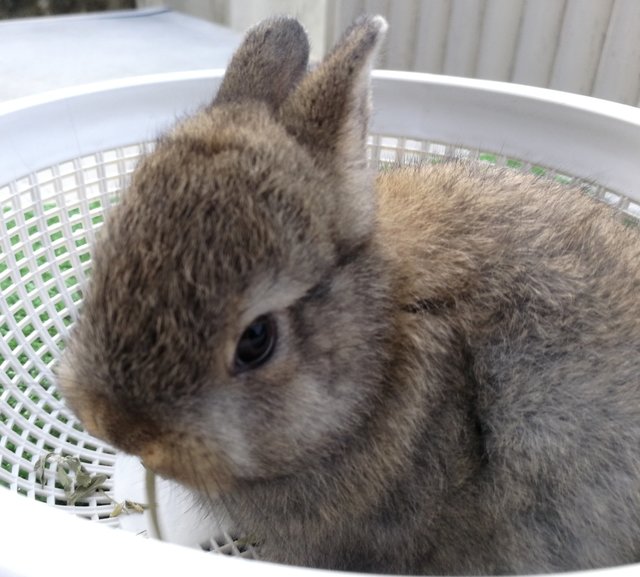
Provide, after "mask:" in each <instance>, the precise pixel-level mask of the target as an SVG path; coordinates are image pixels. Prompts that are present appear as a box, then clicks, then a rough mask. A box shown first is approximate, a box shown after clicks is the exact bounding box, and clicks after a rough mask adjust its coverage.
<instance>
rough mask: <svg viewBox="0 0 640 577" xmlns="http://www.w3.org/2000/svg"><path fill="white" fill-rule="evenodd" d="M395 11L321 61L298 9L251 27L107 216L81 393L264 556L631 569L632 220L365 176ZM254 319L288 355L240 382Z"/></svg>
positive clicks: (76, 358) (637, 482) (103, 424)
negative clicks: (376, 64)
mask: <svg viewBox="0 0 640 577" xmlns="http://www.w3.org/2000/svg"><path fill="white" fill-rule="evenodd" d="M384 29H385V25H384V21H383V20H382V19H380V18H374V19H372V18H369V19H366V18H365V19H362V20H360V21H358V22H357V23H356V24H355V25H354V27H352V28H351V29H350V30H349V31H348V32H347V33H346V35H345V36H344V37H343V39H342V40H341V41H340V43H339V44H338V46H337V47H336V48H335V49H334V51H333V52H332V53H331V54H330V55H329V56H328V57H327V58H326V59H325V61H324V62H323V63H322V64H321V65H320V66H319V67H318V68H317V69H315V70H313V71H310V72H306V73H305V71H304V69H306V58H307V54H306V51H307V44H306V40H305V39H304V38H303V37H302V36H301V34H302V33H301V28H300V27H299V25H298V24H296V23H295V22H294V21H292V20H275V21H270V22H268V23H267V24H263V25H260V26H259V27H258V28H256V29H254V30H253V32H250V33H249V35H248V37H247V40H246V42H245V44H244V45H243V46H242V47H241V48H240V49H239V52H238V54H237V55H236V57H234V60H233V61H232V63H231V65H230V67H229V71H228V72H227V77H226V80H225V82H224V83H223V87H222V89H221V93H220V94H219V96H218V97H217V99H216V100H215V102H214V103H213V105H212V106H211V107H209V108H208V109H206V110H204V111H202V112H201V113H199V114H198V115H196V116H195V117H193V118H191V119H188V120H186V121H185V122H183V123H181V124H180V125H178V126H177V127H176V128H175V129H174V130H173V131H172V132H171V133H170V134H168V135H166V136H165V137H164V138H163V139H162V140H161V141H160V142H159V144H158V147H157V149H156V151H155V152H154V153H153V154H151V155H150V156H149V157H148V158H146V159H145V160H144V161H143V162H142V163H141V165H140V166H139V168H138V169H137V171H136V174H135V176H134V178H133V182H132V185H131V187H130V189H129V190H128V191H127V193H126V194H125V195H124V198H123V200H122V202H121V203H120V204H119V205H118V206H117V207H116V208H115V209H114V210H113V211H112V213H111V214H110V215H109V218H108V220H107V223H106V225H105V228H104V230H103V232H102V234H101V237H100V240H99V242H98V243H97V245H96V246H95V249H94V265H93V266H94V268H93V276H92V281H91V283H90V286H89V287H88V290H87V292H86V297H85V301H84V306H83V311H82V315H81V318H80V320H79V322H78V324H77V325H76V326H75V327H74V331H73V333H72V337H71V340H70V342H69V345H68V350H67V353H66V356H65V359H64V361H63V363H62V365H61V367H60V370H59V381H60V387H61V390H62V391H63V393H64V395H65V398H66V401H67V402H68V403H69V405H70V406H71V407H72V408H73V409H74V410H75V411H76V412H77V414H78V415H79V416H80V418H81V419H82V420H83V422H84V423H85V425H86V427H87V428H88V430H89V431H90V432H92V433H93V434H95V435H96V436H99V437H102V438H104V439H106V440H108V441H109V442H111V443H113V444H114V445H115V446H117V447H119V448H120V449H122V450H124V451H127V452H130V453H134V454H138V455H141V456H142V458H143V459H144V461H145V463H147V465H148V466H150V467H151V468H152V469H154V470H156V471H157V472H159V473H160V474H162V475H165V476H169V477H173V478H175V479H177V480H178V481H180V482H182V483H184V484H186V485H187V486H189V487H191V488H192V489H193V490H194V491H196V492H197V493H198V494H199V495H200V496H201V497H202V499H203V500H204V501H205V502H207V503H211V506H212V507H213V508H215V509H220V508H222V509H223V510H224V511H225V512H227V513H228V514H229V515H230V516H231V517H232V519H233V521H234V522H235V523H236V525H237V526H238V529H239V531H241V532H243V533H245V534H248V535H253V536H257V537H259V538H260V539H261V541H262V545H261V552H262V555H263V556H264V557H266V558H267V559H271V560H274V561H281V562H286V563H293V564H298V565H305V566H315V567H326V568H333V569H350V570H361V571H376V572H389V573H405V574H409V573H413V574H420V573H430V574H450V575H453V574H482V573H493V574H504V573H526V572H545V571H554V570H555V571H557V570H565V569H580V568H589V567H603V566H609V565H616V564H621V563H628V562H632V561H637V560H639V557H640V355H639V352H640V305H639V304H638V303H639V301H638V294H639V293H640V264H639V263H640V238H639V236H638V233H637V231H635V230H631V229H628V228H625V227H624V226H623V225H621V224H620V223H619V222H617V221H616V220H615V219H614V217H613V216H612V214H611V213H610V211H609V209H607V208H605V207H604V206H600V205H598V204H596V203H595V202H594V201H591V200H590V199H588V198H586V197H585V196H584V195H583V194H582V193H580V192H579V191H575V190H572V189H569V188H567V187H564V186H561V185H559V184H554V183H551V182H549V181H546V180H542V179H537V178H535V177H533V176H529V175H522V174H516V173H514V172H512V171H508V170H498V169H493V168H481V167H477V166H472V165H468V164H464V163H454V162H452V163H445V164H440V165H433V166H424V167H420V168H405V169H398V170H395V171H389V172H385V173H383V174H381V175H379V176H378V178H377V182H375V183H374V181H373V176H372V175H371V174H370V173H369V172H368V171H367V170H366V168H365V162H364V136H365V134H366V130H367V120H368V107H369V87H368V84H369V82H368V75H369V69H370V67H371V63H372V60H373V57H374V55H375V51H376V49H377V47H378V45H379V44H380V42H381V39H382V37H383V33H384ZM261 47H262V48H261ZM292 47H299V49H300V53H299V54H294V53H292V52H295V50H293V49H292ZM274 55H276V56H274ZM255 63H259V66H258V65H256V64H255ZM265 70H266V71H267V72H268V73H264V71H265ZM244 78H247V82H246V83H245V82H244V80H243V79H244ZM273 79H277V80H276V81H275V84H271V82H272V81H273ZM249 80H250V82H249ZM267 305H268V306H269V307H271V308H270V309H268V310H262V308H264V307H265V306H267ZM261 307H262V308H261ZM263 312H272V313H273V314H274V315H275V317H276V319H277V322H278V329H279V340H278V345H277V349H276V352H275V354H274V356H273V358H271V359H270V360H269V362H268V363H266V364H265V365H264V366H262V367H260V368H258V369H255V370H253V371H248V372H244V373H241V374H235V373H234V372H233V370H231V368H230V367H231V365H232V358H233V353H234V350H235V344H236V342H237V340H238V338H239V336H240V334H241V333H242V331H243V330H244V328H245V327H246V325H247V324H248V323H249V322H250V321H251V320H252V317H253V315H257V314H261V313H263Z"/></svg>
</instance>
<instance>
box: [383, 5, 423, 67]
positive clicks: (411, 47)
mask: <svg viewBox="0 0 640 577" xmlns="http://www.w3.org/2000/svg"><path fill="white" fill-rule="evenodd" d="M417 15H418V1H417V0H403V1H402V2H398V1H396V2H391V3H390V6H389V37H388V39H387V49H386V53H387V58H386V63H385V67H386V68H391V69H393V70H409V69H410V68H411V66H412V64H413V54H414V51H415V36H416V23H417Z"/></svg>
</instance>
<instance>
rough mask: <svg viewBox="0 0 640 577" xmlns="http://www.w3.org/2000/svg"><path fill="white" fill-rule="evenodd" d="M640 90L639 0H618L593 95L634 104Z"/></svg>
mask: <svg viewBox="0 0 640 577" xmlns="http://www.w3.org/2000/svg"><path fill="white" fill-rule="evenodd" d="M639 94H640V2H638V0H616V2H615V4H614V6H613V13H612V15H611V21H610V22H609V29H608V30H607V37H606V39H605V41H604V47H603V49H602V56H601V58H600V64H599V66H598V73H597V75H596V81H595V84H594V87H593V96H597V97H599V98H606V99H609V100H615V101H618V102H624V103H625V104H631V105H635V104H636V102H637V100H638V95H639Z"/></svg>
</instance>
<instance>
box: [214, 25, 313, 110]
mask: <svg viewBox="0 0 640 577" xmlns="http://www.w3.org/2000/svg"><path fill="white" fill-rule="evenodd" d="M308 61H309V40H308V38H307V34H306V32H305V30H304V28H303V27H302V26H301V25H300V23H299V22H298V21H297V20H294V19H293V18H284V17H281V18H272V19H269V20H265V21H263V22H261V23H260V24H258V25H256V26H254V27H253V28H251V29H250V30H249V31H248V32H247V34H246V36H245V39H244V41H243V43H242V44H241V45H240V48H238V50H237V51H236V52H235V54H234V55H233V58H232V59H231V62H230V63H229V66H228V68H227V71H226V73H225V76H224V80H223V81H222V85H221V86H220V89H219V90H218V94H217V95H216V98H215V100H214V102H213V103H214V104H222V103H227V102H241V101H246V100H260V101H263V102H266V103H267V104H269V105H270V106H271V108H272V109H274V110H275V109H276V108H277V107H278V106H279V105H280V104H281V103H282V102H283V101H284V100H285V99H286V98H287V96H288V95H289V94H290V92H291V91H292V90H293V88H294V87H295V86H296V84H298V82H299V81H300V79H301V78H302V76H303V75H304V73H305V72H306V70H307V64H308Z"/></svg>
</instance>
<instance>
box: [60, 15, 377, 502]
mask: <svg viewBox="0 0 640 577" xmlns="http://www.w3.org/2000/svg"><path fill="white" fill-rule="evenodd" d="M385 29H386V23H385V21H384V20H383V19H382V18H380V17H373V18H363V19H360V20H359V21H357V22H356V23H355V25H353V26H352V27H351V29H349V30H348V31H347V32H346V33H345V35H344V37H343V38H342V40H341V41H340V42H339V44H338V45H337V46H336V48H335V49H334V50H333V51H332V52H331V53H330V54H329V55H328V56H327V57H326V59H325V60H324V61H323V62H322V63H321V64H320V65H319V66H317V67H316V68H315V69H313V70H312V71H308V70H307V65H308V64H307V60H308V42H307V38H306V34H305V32H304V30H303V29H302V27H301V26H300V25H299V24H298V23H297V22H296V21H295V20H292V19H287V18H278V19H273V20H270V21H266V22H264V23H262V24H260V25H258V26H257V27H255V28H253V29H252V30H250V31H249V32H248V34H247V36H246V38H245V40H244V42H243V44H242V45H241V46H240V48H239V49H238V51H237V52H236V54H235V55H234V57H233V59H232V61H231V63H230V65H229V68H228V70H227V72H226V75H225V77H224V79H223V81H222V83H221V86H220V88H219V91H218V93H217V95H216V97H215V100H214V101H213V102H212V103H211V104H210V105H209V106H207V107H206V108H204V109H203V110H201V111H200V112H199V113H197V114H196V115H195V116H193V117H191V118H188V119H186V120H185V121H183V122H181V123H180V124H178V125H177V126H176V127H175V128H174V129H172V130H171V131H170V132H169V133H168V134H166V135H165V136H163V137H162V138H161V139H160V140H159V142H158V143H157V147H156V149H155V150H154V152H152V153H151V154H150V155H148V157H146V158H145V159H144V160H143V161H142V162H141V163H140V165H139V166H138V168H137V169H136V172H135V174H134V176H133V178H132V183H131V185H130V188H129V189H128V190H127V191H126V192H125V193H124V195H123V198H122V201H121V202H120V203H119V204H118V206H116V207H115V208H114V209H113V210H112V211H111V213H110V214H109V216H108V218H107V222H106V224H105V226H104V228H103V230H102V231H101V233H100V235H99V240H98V242H97V244H96V246H95V247H94V253H93V258H94V260H93V268H92V275H91V280H90V283H89V286H88V287H87V290H86V292H85V299H84V302H83V307H82V311H81V315H80V319H79V320H78V322H77V324H76V325H75V326H74V328H73V331H72V334H71V337H70V340H69V343H68V346H67V350H66V352H65V356H64V358H63V361H62V363H61V365H60V368H59V370H58V375H59V385H60V388H61V390H62V392H63V395H64V397H65V399H66V401H67V403H68V404H69V405H70V406H71V408H72V409H73V410H74V411H75V412H76V414H77V415H78V416H79V417H80V419H81V420H82V422H83V423H84V424H85V426H86V427H87V429H88V430H89V432H91V433H92V434H94V435H95V436H98V437H101V438H103V439H105V440H107V441H108V442H110V443H111V444H113V445H114V446H116V447H118V448H120V449H122V450H124V451H126V452H129V453H133V454H137V455H140V456H141V457H142V458H143V461H144V462H145V464H146V465H147V466H149V467H150V468H152V469H154V470H156V471H157V472H159V473H160V474H162V475H165V476H169V477H174V478H176V479H177V480H179V481H182V482H184V483H186V484H188V485H191V486H193V487H196V488H198V489H201V490H205V491H209V490H212V489H214V488H219V487H225V486H232V485H233V482H234V479H265V478H270V477H275V476H279V475H283V474H288V473H290V472H292V471H294V470H296V468H299V467H301V466H304V467H307V466H312V464H313V462H314V460H321V459H325V458H329V457H330V456H331V454H332V453H335V452H336V451H339V450H340V447H341V446H342V444H343V443H344V442H345V439H347V438H348V437H349V435H350V434H351V433H352V432H353V431H355V430H357V428H358V427H359V426H360V424H361V423H362V421H363V419H364V418H365V417H366V415H367V412H368V411H370V410H371V407H372V405H373V402H374V400H375V398H376V396H377V395H378V394H379V389H380V387H381V385H380V383H379V381H380V378H379V375H380V373H381V367H382V364H383V363H384V355H383V354H382V352H381V350H382V349H383V343H382V342H383V340H384V338H385V328H384V327H385V323H386V320H385V317H386V316H387V312H386V302H387V289H386V284H387V283H386V281H385V278H386V277H385V267H384V263H383V262H382V261H381V257H379V256H378V252H377V251H376V247H375V240H374V236H373V226H374V211H375V193H374V188H373V183H372V175H370V173H369V172H368V170H367V168H366V156H365V139H366V134H367V123H368V116H369V100H370V96H369V92H370V89H369V84H370V79H369V72H370V68H371V64H372V61H373V58H374V56H375V52H376V49H377V47H378V45H379V43H380V41H381V39H382V37H383V36H384V31H385Z"/></svg>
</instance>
